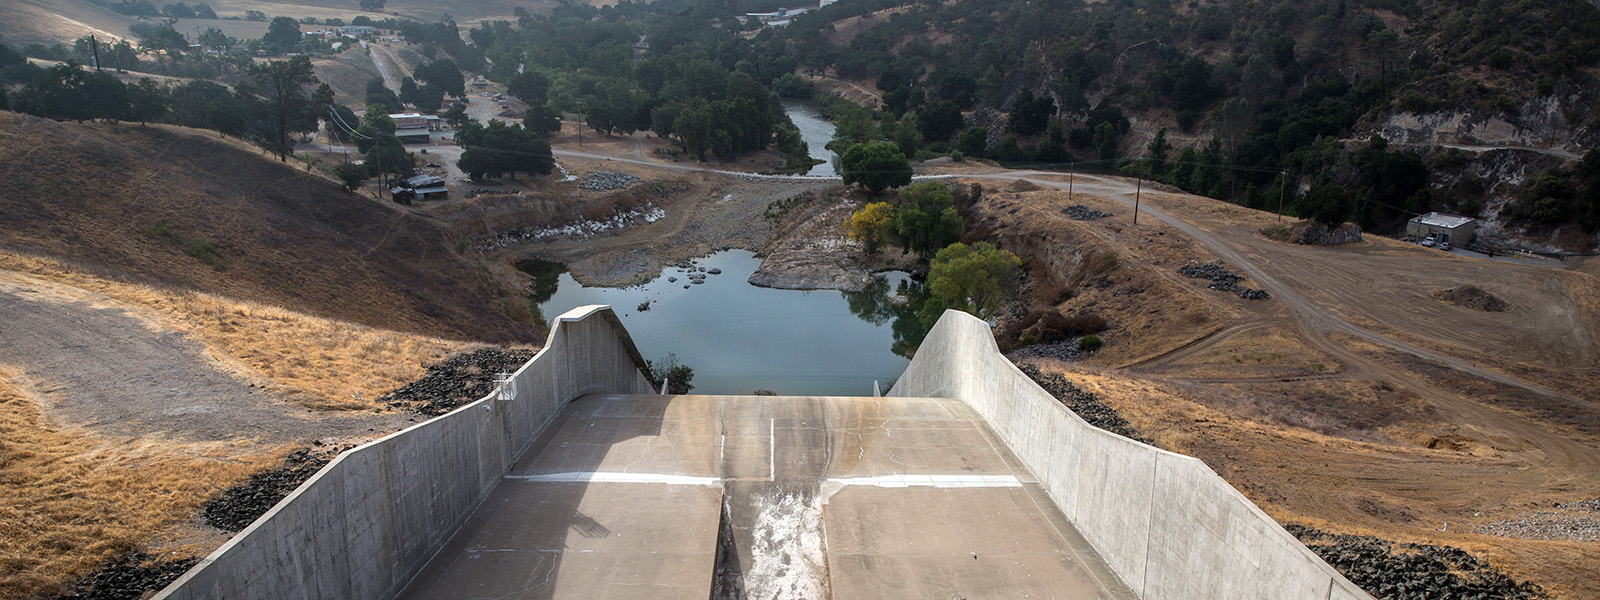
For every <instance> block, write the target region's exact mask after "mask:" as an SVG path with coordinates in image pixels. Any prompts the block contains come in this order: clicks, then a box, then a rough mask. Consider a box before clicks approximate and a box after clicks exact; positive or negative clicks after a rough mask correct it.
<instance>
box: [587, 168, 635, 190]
mask: <svg viewBox="0 0 1600 600" xmlns="http://www.w3.org/2000/svg"><path fill="white" fill-rule="evenodd" d="M641 181H644V180H643V179H640V178H638V177H634V176H632V175H629V174H627V173H617V172H614V171H595V172H593V173H590V174H588V175H584V176H583V181H580V182H578V189H580V190H588V191H591V192H604V191H607V190H620V189H622V188H625V187H628V186H630V185H633V184H635V183H639V182H641Z"/></svg>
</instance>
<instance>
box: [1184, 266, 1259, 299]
mask: <svg viewBox="0 0 1600 600" xmlns="http://www.w3.org/2000/svg"><path fill="white" fill-rule="evenodd" d="M1178 274H1179V275H1183V276H1184V277H1189V278H1192V279H1209V280H1211V285H1208V286H1206V287H1208V288H1211V289H1213V290H1217V291H1219V292H1233V293H1236V294H1238V295H1239V297H1240V298H1244V299H1245V300H1266V299H1267V298H1271V297H1272V295H1271V294H1268V293H1267V291H1266V290H1258V289H1255V288H1248V287H1245V286H1242V285H1239V282H1240V281H1243V280H1244V276H1242V275H1239V274H1238V273H1234V272H1233V271H1229V270H1228V269H1227V268H1226V267H1223V266H1222V265H1219V264H1217V262H1216V261H1211V262H1208V263H1206V264H1204V265H1201V264H1196V263H1193V262H1191V263H1189V264H1186V265H1184V266H1182V267H1179V268H1178Z"/></svg>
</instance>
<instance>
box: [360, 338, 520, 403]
mask: <svg viewBox="0 0 1600 600" xmlns="http://www.w3.org/2000/svg"><path fill="white" fill-rule="evenodd" d="M533 354H534V352H533V351H532V350H506V349H502V348H484V349H482V350H478V351H476V352H469V353H465V354H457V355H455V356H452V357H450V358H448V359H445V361H444V362H441V363H439V364H436V365H433V366H430V367H428V372H427V374H425V375H423V376H422V377H421V378H418V379H417V380H416V381H413V382H411V383H408V384H405V385H404V386H401V387H400V389H397V390H395V391H393V392H389V393H388V394H385V395H384V396H383V398H382V400H383V401H384V402H386V403H388V405H389V407H390V408H398V409H401V410H407V411H411V412H415V413H417V414H420V415H424V416H429V417H433V416H438V415H442V414H444V413H447V412H450V411H452V410H455V409H456V408H459V407H460V406H461V405H463V404H466V403H468V402H474V401H476V400H478V399H479V398H482V397H484V396H487V395H489V392H492V391H494V378H495V375H497V374H499V373H501V372H505V373H512V372H515V371H516V370H517V369H519V368H521V367H522V365H523V364H524V363H526V362H528V361H529V360H531V359H533Z"/></svg>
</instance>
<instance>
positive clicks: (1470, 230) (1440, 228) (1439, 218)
mask: <svg viewBox="0 0 1600 600" xmlns="http://www.w3.org/2000/svg"><path fill="white" fill-rule="evenodd" d="M1477 233H1478V222H1477V220H1475V219H1471V218H1468V217H1458V216H1456V215H1447V214H1444V213H1438V212H1431V213H1428V214H1425V215H1422V216H1420V217H1417V218H1415V219H1412V220H1410V221H1409V222H1407V223H1406V235H1411V236H1416V237H1419V238H1425V237H1428V236H1430V235H1431V236H1433V237H1434V239H1437V240H1439V241H1441V242H1450V243H1451V244H1455V245H1457V246H1465V245H1467V244H1470V243H1472V237H1473V236H1474V235H1476V234H1477Z"/></svg>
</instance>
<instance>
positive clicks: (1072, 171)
mask: <svg viewBox="0 0 1600 600" xmlns="http://www.w3.org/2000/svg"><path fill="white" fill-rule="evenodd" d="M1077 176H1078V163H1076V162H1068V163H1067V202H1071V201H1072V180H1074V179H1077V178H1078V177H1077Z"/></svg>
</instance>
